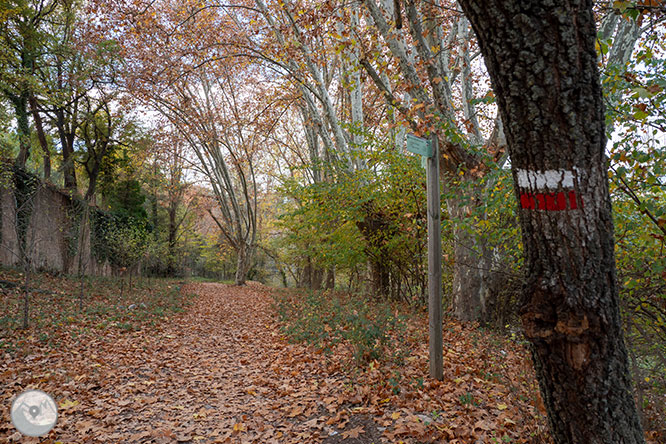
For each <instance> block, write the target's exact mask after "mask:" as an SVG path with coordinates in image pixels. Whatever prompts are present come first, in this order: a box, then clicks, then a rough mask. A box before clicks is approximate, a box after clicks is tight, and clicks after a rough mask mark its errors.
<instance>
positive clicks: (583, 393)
mask: <svg viewBox="0 0 666 444" xmlns="http://www.w3.org/2000/svg"><path fill="white" fill-rule="evenodd" d="M460 3H461V5H462V6H463V9H464V10H465V13H466V15H467V16H468V17H469V19H470V21H471V22H472V25H473V27H474V30H475V32H476V34H477V36H478V39H479V44H480V46H481V50H482V53H483V55H484V57H485V61H486V66H487V68H488V72H489V73H490V77H491V80H492V83H493V88H494V90H495V92H496V95H497V97H498V104H499V109H500V112H501V115H502V120H503V121H504V123H505V131H506V135H507V141H508V145H509V153H510V156H511V168H512V171H513V174H514V182H515V192H516V197H517V199H518V202H519V205H520V207H521V209H520V210H519V215H520V225H521V229H522V235H523V244H524V247H525V253H526V259H527V270H526V271H527V283H526V286H525V288H524V303H523V307H522V310H521V315H522V319H523V324H524V327H525V334H526V336H527V338H528V339H529V341H530V342H531V344H532V349H533V357H534V362H535V368H536V372H537V377H538V379H539V384H540V387H541V391H542V394H543V398H544V401H545V404H546V409H547V411H548V417H549V420H550V425H551V429H552V432H553V436H554V438H555V441H556V442H558V443H581V444H583V443H584V444H608V443H624V444H631V443H642V442H644V439H643V434H642V431H641V424H640V421H639V417H638V414H637V411H636V408H635V405H634V400H633V397H632V394H631V383H630V379H629V369H628V360H627V352H626V349H625V345H624V342H623V338H622V329H621V324H620V314H619V309H618V288H617V282H616V275H615V259H614V255H613V245H614V239H613V224H612V215H611V204H610V197H609V193H608V182H607V166H606V158H605V156H604V147H605V144H606V140H605V135H604V112H603V102H602V95H601V87H600V82H599V73H598V71H597V55H596V52H595V49H594V41H595V36H596V33H595V24H594V16H593V14H592V2H591V1H590V0H569V1H564V0H555V1H549V2H542V1H535V0H533V1H518V0H487V1H483V2H481V1H478V0H461V1H460Z"/></svg>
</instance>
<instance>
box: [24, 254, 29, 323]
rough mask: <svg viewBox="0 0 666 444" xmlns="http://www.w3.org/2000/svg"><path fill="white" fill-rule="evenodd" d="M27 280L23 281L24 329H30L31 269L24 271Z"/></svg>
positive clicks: (27, 268)
mask: <svg viewBox="0 0 666 444" xmlns="http://www.w3.org/2000/svg"><path fill="white" fill-rule="evenodd" d="M24 272H25V279H24V281H23V329H24V330H25V329H27V328H28V324H29V319H30V287H29V285H30V267H29V266H27V267H25V269H24Z"/></svg>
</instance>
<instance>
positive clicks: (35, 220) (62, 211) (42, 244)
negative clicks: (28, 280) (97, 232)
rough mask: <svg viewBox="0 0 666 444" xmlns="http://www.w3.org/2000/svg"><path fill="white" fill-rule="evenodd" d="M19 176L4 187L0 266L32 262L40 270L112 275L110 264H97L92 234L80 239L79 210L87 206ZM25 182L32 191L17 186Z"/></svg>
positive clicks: (0, 189)
mask: <svg viewBox="0 0 666 444" xmlns="http://www.w3.org/2000/svg"><path fill="white" fill-rule="evenodd" d="M14 174H15V176H14V180H13V181H12V183H10V184H6V185H5V186H2V187H0V264H2V265H6V266H22V263H26V262H27V263H30V264H31V265H32V267H33V268H34V269H36V270H44V271H51V272H60V273H65V274H78V273H79V268H81V270H83V272H84V274H88V275H102V276H108V275H110V274H111V272H112V270H111V267H110V266H109V264H108V263H103V264H100V263H98V262H97V261H96V260H95V258H94V256H93V254H92V252H91V248H90V245H91V243H90V230H86V229H84V230H83V239H82V240H81V239H80V238H79V236H78V231H79V229H80V222H81V217H80V212H79V215H77V211H76V208H77V205H78V207H80V205H82V203H81V202H79V201H74V200H73V199H72V198H71V197H70V196H68V195H67V194H66V193H64V192H63V191H61V190H59V189H57V188H56V187H55V186H53V185H50V184H45V183H43V182H41V181H40V180H39V179H37V178H35V177H33V176H31V175H29V174H27V173H25V172H20V171H19V172H15V173H14ZM21 180H23V181H26V180H29V181H30V187H29V192H25V189H24V188H21V186H17V184H18V183H19V182H20V181H21ZM17 227H18V228H19V229H18V230H17ZM20 231H23V232H24V234H23V236H22V238H23V239H24V240H23V242H21V243H19V240H18V239H19V237H21V235H20V234H19V232H20ZM79 250H81V251H80V252H79ZM80 253H82V256H79V254H80ZM22 258H27V260H26V261H24V260H22Z"/></svg>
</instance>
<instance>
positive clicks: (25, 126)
mask: <svg viewBox="0 0 666 444" xmlns="http://www.w3.org/2000/svg"><path fill="white" fill-rule="evenodd" d="M12 104H13V105H14V111H15V112H16V122H17V127H18V131H17V132H18V139H19V153H18V155H17V156H16V166H18V167H19V168H25V163H26V162H27V161H28V156H29V155H30V122H29V121H28V94H27V93H22V94H21V95H20V96H17V97H13V98H12Z"/></svg>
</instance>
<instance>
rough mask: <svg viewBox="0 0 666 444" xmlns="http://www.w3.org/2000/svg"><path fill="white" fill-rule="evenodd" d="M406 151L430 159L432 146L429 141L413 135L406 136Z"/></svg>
mask: <svg viewBox="0 0 666 444" xmlns="http://www.w3.org/2000/svg"><path fill="white" fill-rule="evenodd" d="M407 151H409V152H410V153H414V154H420V155H422V156H425V157H432V145H431V143H430V140H428V139H424V138H422V137H417V136H415V135H413V134H407Z"/></svg>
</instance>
